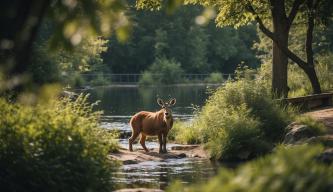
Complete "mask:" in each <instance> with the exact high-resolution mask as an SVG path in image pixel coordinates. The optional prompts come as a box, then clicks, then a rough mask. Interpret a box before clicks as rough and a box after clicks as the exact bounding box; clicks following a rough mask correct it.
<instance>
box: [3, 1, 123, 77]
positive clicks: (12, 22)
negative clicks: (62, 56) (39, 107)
mask: <svg viewBox="0 0 333 192" xmlns="http://www.w3.org/2000/svg"><path fill="white" fill-rule="evenodd" d="M124 10H125V4H124V2H123V1H122V0H115V1H114V0H105V1H90V0H82V1H51V0H25V1H21V0H4V1H1V3H0V16H1V20H0V25H1V28H2V30H1V31H0V45H1V46H0V64H1V66H2V68H1V70H2V71H3V73H4V74H6V76H7V79H11V78H16V79H21V81H23V79H24V78H22V76H24V75H26V72H27V70H28V68H29V66H30V64H31V62H30V55H31V51H32V46H33V42H34V41H35V40H36V35H37V32H38V29H39V28H40V26H41V23H42V21H43V19H44V18H48V19H49V20H50V21H51V22H52V23H53V24H54V30H53V31H52V34H53V37H52V40H51V44H52V45H53V46H54V47H57V46H59V45H63V46H64V47H67V48H72V47H73V46H76V45H78V44H79V43H80V42H81V40H82V39H84V38H86V37H89V36H97V35H109V34H110V33H111V32H113V31H115V32H116V35H117V36H118V38H119V39H122V40H124V39H125V38H126V35H127V33H126V32H127V31H128V30H129V22H128V20H127V18H126V16H125V14H124ZM21 83H22V82H21Z"/></svg>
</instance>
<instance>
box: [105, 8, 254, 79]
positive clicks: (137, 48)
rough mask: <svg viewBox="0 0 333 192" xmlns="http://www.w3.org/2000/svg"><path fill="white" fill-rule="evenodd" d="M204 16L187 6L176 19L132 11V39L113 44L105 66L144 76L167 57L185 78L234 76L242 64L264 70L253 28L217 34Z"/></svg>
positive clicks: (106, 56) (116, 71) (106, 54)
mask: <svg viewBox="0 0 333 192" xmlns="http://www.w3.org/2000/svg"><path fill="white" fill-rule="evenodd" d="M202 11H203V8H201V7H199V6H184V7H182V8H180V9H178V10H177V11H176V12H175V13H174V14H171V15H168V14H166V13H165V12H162V11H143V10H139V11H137V10H132V12H131V13H132V18H133V29H132V30H133V33H132V35H131V37H130V39H129V41H128V42H126V43H125V44H122V43H119V42H118V41H117V40H116V38H115V37H112V38H111V39H110V41H109V42H108V45H107V47H108V50H107V51H106V52H104V53H103V54H102V58H103V59H104V62H105V64H107V66H108V67H109V68H110V69H111V71H112V72H113V73H141V72H143V71H144V70H146V69H148V68H149V66H150V65H152V63H154V61H155V60H156V59H159V58H162V57H164V58H167V59H168V60H174V61H175V62H179V64H180V65H181V68H182V69H183V70H184V72H185V73H209V72H213V71H219V72H222V73H233V71H234V70H235V69H236V67H237V65H238V64H240V63H245V64H246V65H249V66H251V67H257V66H258V65H259V60H258V59H257V58H256V56H255V51H254V50H253V49H252V46H253V43H254V42H255V41H258V36H257V32H256V27H255V26H254V25H250V26H246V27H241V28H239V29H237V30H236V29H234V28H231V27H225V28H216V26H215V23H214V22H210V23H209V24H208V25H204V26H199V25H198V24H196V22H195V18H196V17H197V16H199V15H200V14H201V13H202Z"/></svg>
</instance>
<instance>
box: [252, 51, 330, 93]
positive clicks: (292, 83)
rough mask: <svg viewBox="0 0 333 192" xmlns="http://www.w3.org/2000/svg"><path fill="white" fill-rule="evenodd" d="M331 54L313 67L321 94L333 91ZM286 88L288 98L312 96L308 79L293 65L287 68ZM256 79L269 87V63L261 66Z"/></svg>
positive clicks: (320, 59)
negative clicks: (287, 88)
mask: <svg viewBox="0 0 333 192" xmlns="http://www.w3.org/2000/svg"><path fill="white" fill-rule="evenodd" d="M331 57H332V54H331V53H329V54H328V55H322V56H321V57H320V58H318V63H317V64H316V66H315V69H316V72H317V74H318V79H319V82H320V85H321V88H322V91H323V92H327V91H332V90H333V76H332V73H333V67H332V64H331V62H330V60H329V58H331ZM288 74H289V75H288V87H289V89H290V90H289V94H288V95H289V97H299V96H305V95H309V94H312V88H311V84H310V81H309V79H308V78H307V76H306V75H305V73H304V72H303V71H302V70H301V69H300V68H299V67H297V66H295V65H289V66H288ZM258 78H260V79H262V80H263V81H265V82H266V85H267V86H270V85H269V84H270V82H271V80H272V75H271V65H270V63H265V64H262V65H261V67H260V68H259V70H258Z"/></svg>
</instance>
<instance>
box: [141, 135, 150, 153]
mask: <svg viewBox="0 0 333 192" xmlns="http://www.w3.org/2000/svg"><path fill="white" fill-rule="evenodd" d="M145 142H146V136H145V135H144V134H142V133H141V138H140V144H141V146H142V147H143V149H144V150H145V151H146V152H149V150H148V149H147V147H146V143H145Z"/></svg>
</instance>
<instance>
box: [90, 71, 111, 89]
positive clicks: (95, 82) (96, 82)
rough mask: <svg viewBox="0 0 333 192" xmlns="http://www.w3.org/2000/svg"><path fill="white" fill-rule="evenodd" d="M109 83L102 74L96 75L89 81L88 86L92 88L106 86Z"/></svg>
mask: <svg viewBox="0 0 333 192" xmlns="http://www.w3.org/2000/svg"><path fill="white" fill-rule="evenodd" d="M110 83H111V81H110V80H109V79H107V78H106V77H105V76H104V75H103V73H99V74H97V76H96V77H95V78H94V79H92V80H91V82H90V84H91V85H93V86H101V85H108V84H110Z"/></svg>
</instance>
